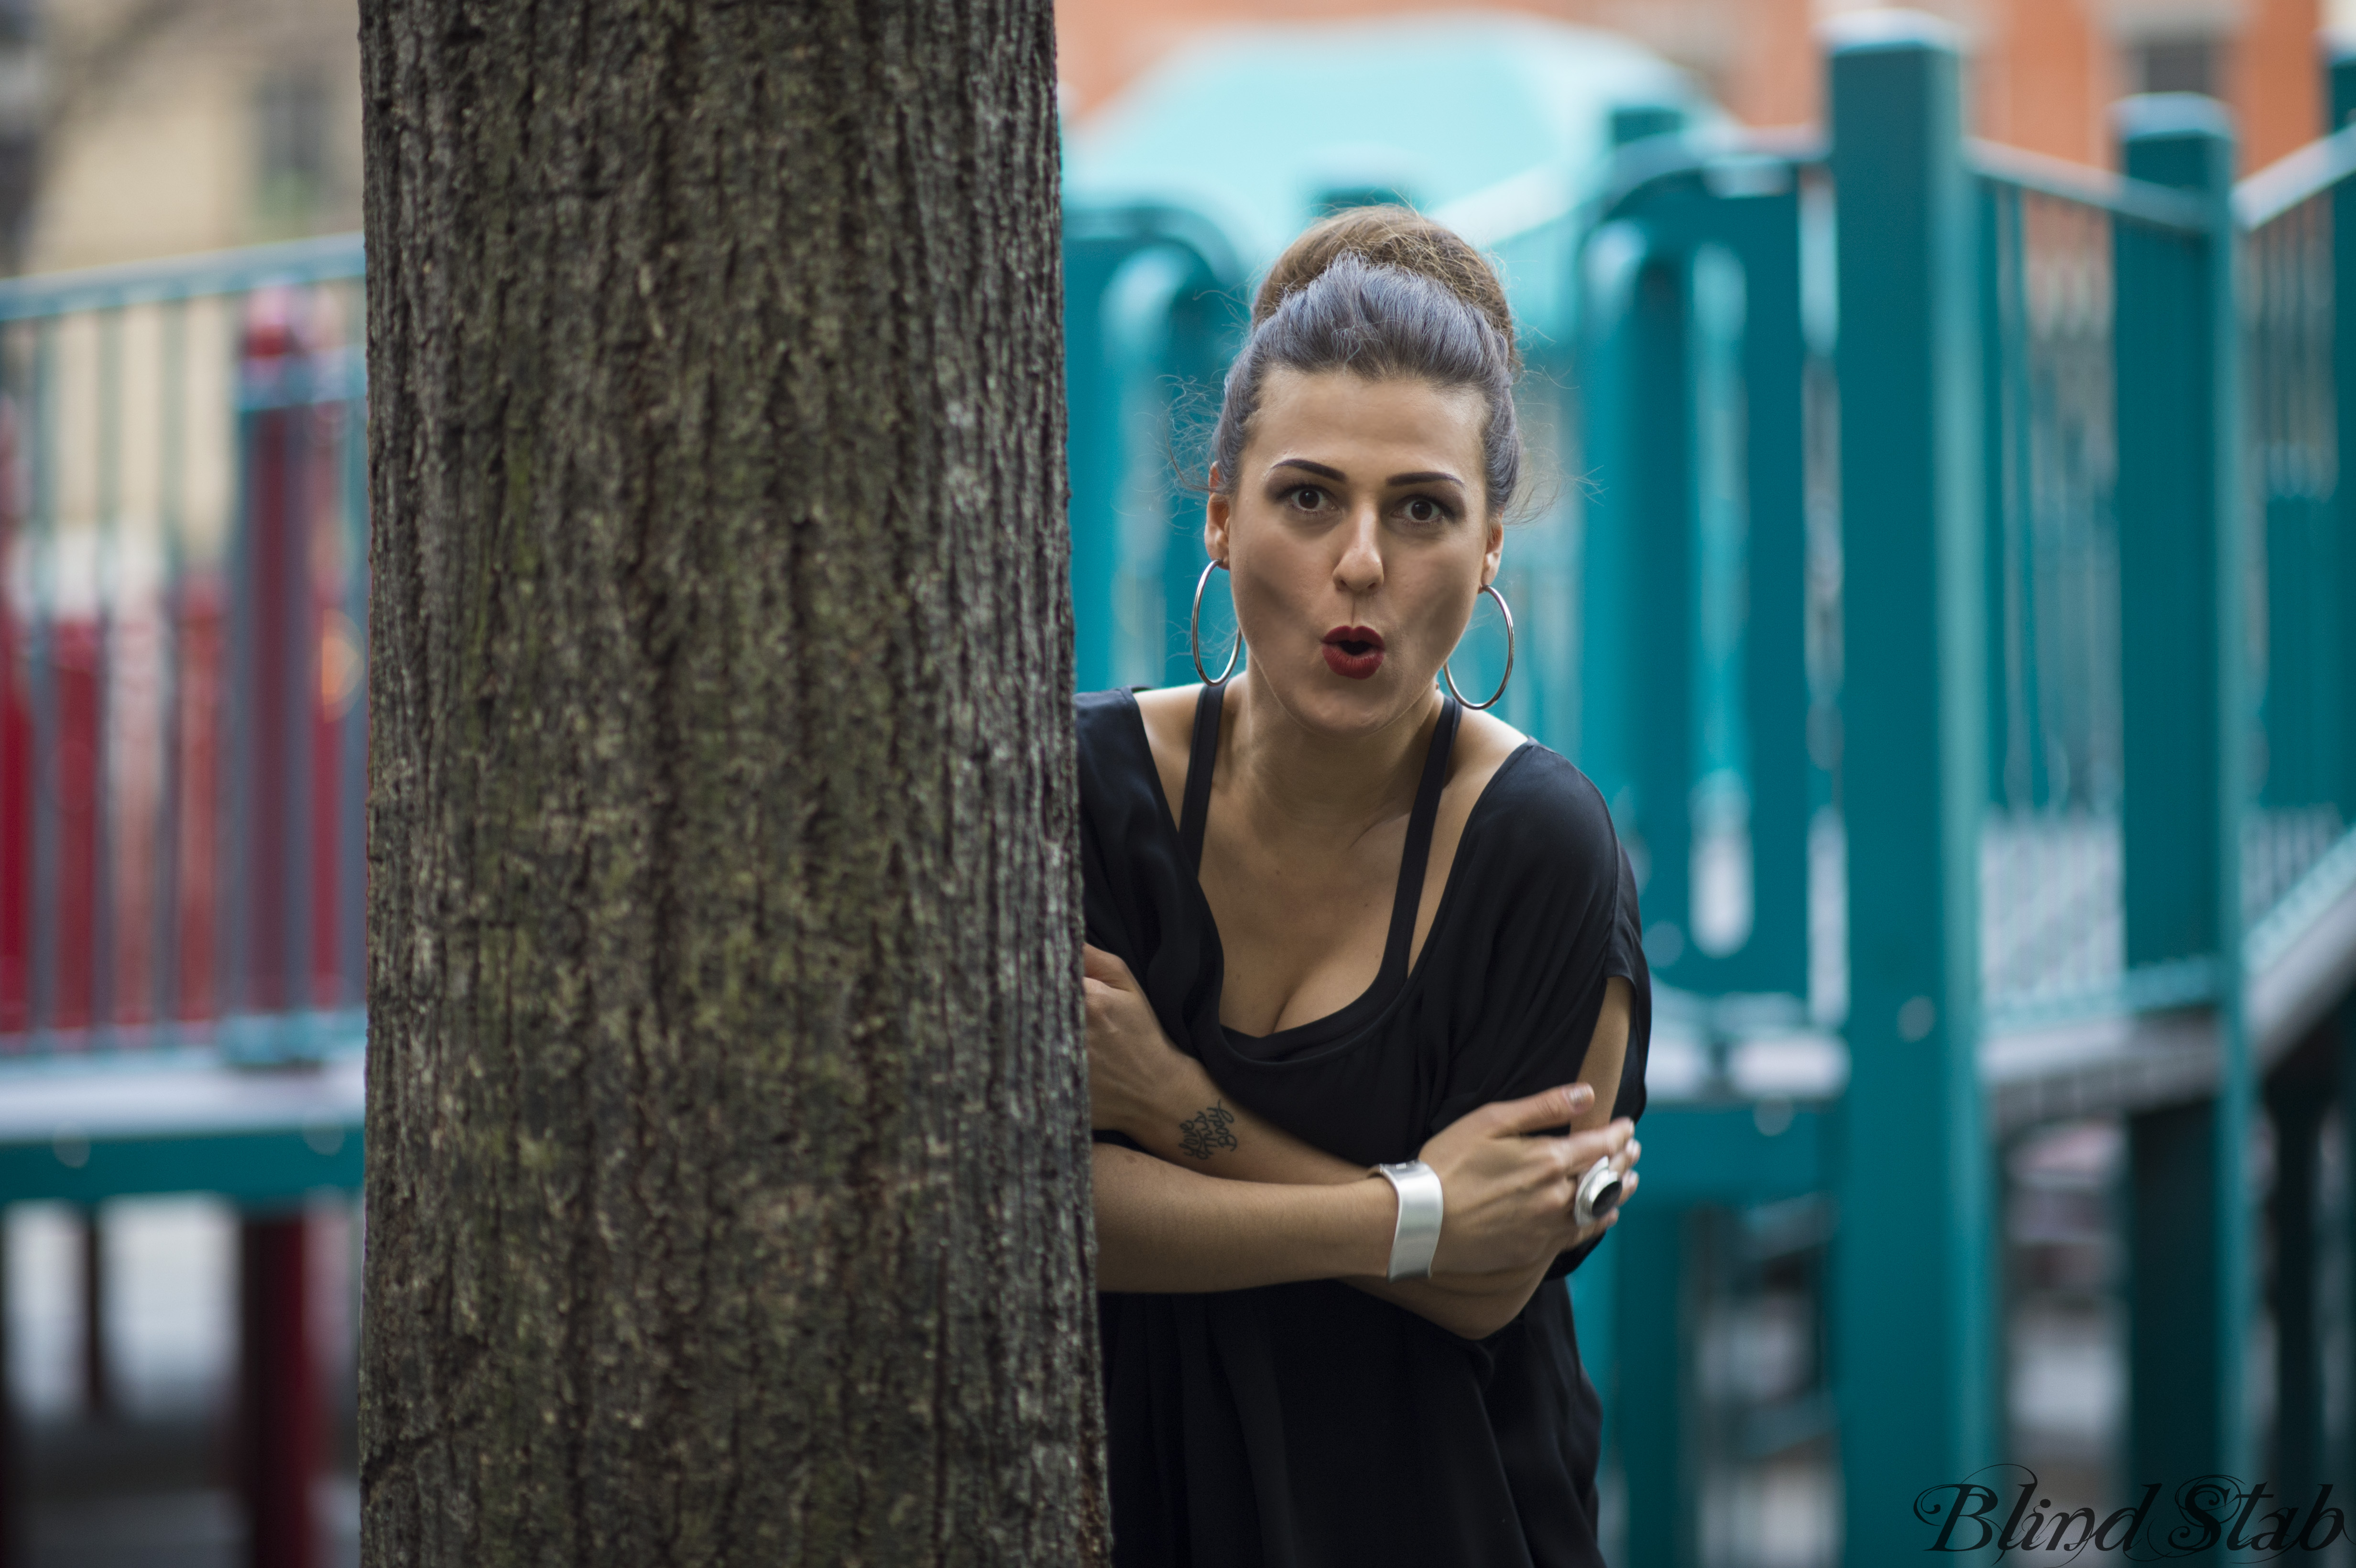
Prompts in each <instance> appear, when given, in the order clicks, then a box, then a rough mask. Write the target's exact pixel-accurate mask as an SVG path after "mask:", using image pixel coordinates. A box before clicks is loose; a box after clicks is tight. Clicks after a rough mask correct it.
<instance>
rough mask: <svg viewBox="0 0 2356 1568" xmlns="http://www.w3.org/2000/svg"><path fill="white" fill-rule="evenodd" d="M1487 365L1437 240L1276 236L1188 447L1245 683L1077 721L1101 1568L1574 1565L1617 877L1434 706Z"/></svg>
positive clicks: (1629, 1125)
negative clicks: (1210, 418) (1108, 1560)
mask: <svg viewBox="0 0 2356 1568" xmlns="http://www.w3.org/2000/svg"><path fill="white" fill-rule="evenodd" d="M1515 368H1516V366H1515V355H1514V349H1513V323H1512V317H1511V315H1510V313H1509V312H1508V310H1507V308H1506V305H1505V296H1504V293H1503V291H1502V289H1501V288H1500V287H1499V286H1498V283H1497V280H1496V278H1495V276H1494V273H1492V272H1490V270H1489V268H1488V266H1487V264H1486V263H1485V262H1483V261H1482V260H1481V258H1480V257H1479V256H1478V254H1477V253H1475V252H1474V251H1472V250H1471V249H1470V247H1468V246H1466V245H1465V244H1464V243H1463V241H1462V240H1459V239H1457V238H1456V237H1455V236H1454V235H1452V234H1451V233H1449V232H1448V231H1446V230H1445V229H1440V228H1439V227H1438V226H1436V225H1434V224H1432V223H1430V221H1428V220H1426V219H1421V218H1419V217H1418V216H1416V215H1415V214H1413V213H1411V212H1408V211H1406V210H1405V209H1403V208H1374V209H1362V210H1359V211H1355V212H1351V213H1348V214H1344V215H1343V216H1340V217H1337V218H1334V219H1329V220H1327V221H1326V222H1324V223H1323V224H1321V225H1319V226H1318V227H1316V228H1315V229H1311V230H1310V231H1309V232H1308V233H1307V234H1304V235H1303V236H1302V237H1301V239H1300V240H1298V241H1296V242H1295V243H1294V245H1293V246H1292V248H1291V249H1290V251H1287V252H1286V254H1285V256H1284V257H1283V258H1282V259H1281V260H1280V261H1279V262H1278V263H1277V265H1276V268H1275V270H1274V271H1273V272H1271V274H1270V275H1269V279H1268V282H1267V283H1265V284H1264V285H1263V286H1262V288H1261V290H1260V293H1259V295H1258V301H1257V303H1256V305H1255V309H1254V312H1253V325H1252V331H1251V335H1250V336H1249V338H1248V342H1247V343H1246V346H1245V347H1244V348H1243V350H1242V352H1241V353H1240V354H1239V355H1238V356H1237V361H1236V364H1235V366H1234V368H1232V369H1231V370H1230V372H1229V374H1228V378H1227V382H1226V396H1225V400H1224V402H1223V406H1222V408H1221V411H1220V418H1219V424H1218V429H1217V432H1216V433H1215V436H1214V438H1213V448H1214V456H1215V463H1214V465H1213V467H1212V471H1211V494H1210V496H1209V498H1208V503H1207V507H1206V521H1205V531H1204V540H1205V545H1206V546H1207V547H1208V549H1209V551H1210V556H1211V560H1212V563H1213V567H1218V566H1224V567H1225V568H1226V570H1227V571H1229V572H1230V574H1231V580H1232V582H1233V587H1234V594H1235V603H1236V614H1237V622H1238V624H1239V626H1240V629H1241V640H1242V642H1243V643H1244V644H1245V645H1248V648H1249V661H1248V666H1247V667H1246V668H1245V670H1244V672H1243V673H1242V674H1241V675H1239V676H1237V677H1234V678H1232V679H1229V680H1225V681H1223V682H1208V683H1206V684H1205V686H1202V687H1199V688H1183V689H1178V690H1171V691H1143V692H1138V693H1135V694H1131V693H1129V692H1122V691H1115V692H1103V693H1097V694H1092V695H1088V696H1084V697H1082V698H1081V699H1079V734H1080V780H1081V800H1082V855H1083V863H1084V866H1085V877H1086V883H1087V897H1086V905H1087V928H1088V947H1087V996H1088V1052H1089V1068H1090V1077H1091V1095H1092V1099H1093V1101H1094V1110H1095V1115H1096V1125H1097V1127H1098V1129H1099V1131H1098V1146H1097V1149H1096V1169H1095V1177H1096V1219H1097V1244H1098V1286H1099V1288H1100V1289H1101V1290H1102V1291H1103V1292H1104V1293H1105V1294H1103V1295H1102V1296H1100V1298H1099V1299H1100V1307H1101V1321H1102V1326H1103V1336H1104V1341H1103V1348H1104V1358H1105V1378H1106V1398H1107V1411H1108V1433H1109V1450H1110V1456H1111V1467H1112V1475H1111V1488H1112V1509H1113V1531H1114V1541H1115V1546H1114V1556H1115V1560H1116V1561H1117V1562H1119V1563H1125V1564H1149V1563H1150V1564H1173V1565H1174V1564H1187V1565H1192V1568H1248V1565H1252V1564H1262V1565H1265V1568H1312V1565H1325V1564H1333V1565H1335V1568H1340V1565H1344V1564H1347V1565H1349V1568H1375V1565H1380V1564H1390V1563H1398V1564H1433V1565H1439V1564H1458V1563H1463V1564H1483V1565H1487V1564H1494V1565H1497V1568H1520V1565H1525V1564H1527V1565H1532V1568H1572V1565H1587V1564H1600V1563H1601V1557H1600V1555H1599V1554H1598V1552H1597V1549H1596V1541H1595V1488H1594V1472H1595V1462H1596V1455H1597V1449H1598V1445H1599V1431H1598V1427H1599V1424H1600V1410H1599V1407H1598V1404H1597V1402H1596V1397H1595V1392H1594V1390H1593V1388H1592V1387H1591V1385H1590V1384H1589V1382H1588V1381H1587V1380H1586V1378H1585V1376H1584V1374H1583V1373H1582V1372H1581V1371H1580V1364H1579V1355H1578V1346H1577V1343H1576V1340H1575V1339H1574V1337H1573V1333H1572V1327H1571V1319H1570V1303H1569V1293H1568V1292H1567V1291H1566V1290H1564V1289H1563V1288H1562V1286H1561V1285H1559V1284H1554V1285H1547V1282H1548V1281H1558V1280H1559V1278H1560V1276H1561V1275H1564V1274H1567V1273H1568V1272H1569V1269H1570V1267H1571V1265H1572V1264H1573V1263H1575V1262H1576V1261H1577V1259H1578V1257H1580V1256H1581V1255H1583V1250H1584V1249H1585V1248H1586V1247H1588V1246H1590V1245H1591V1244H1592V1243H1594V1241H1595V1240H1596V1239H1597V1238H1598V1237H1600V1236H1601V1232H1602V1231H1603V1229H1604V1228H1605V1227H1606V1226H1608V1225H1610V1224H1611V1223H1612V1216H1610V1215H1606V1216H1604V1217H1602V1218H1600V1219H1596V1220H1593V1221H1590V1222H1589V1223H1586V1224H1581V1223H1580V1220H1579V1217H1578V1215H1577V1214H1576V1213H1575V1212H1574V1208H1575V1205H1574V1189H1575V1187H1576V1185H1577V1183H1578V1181H1579V1179H1580V1176H1581V1175H1582V1174H1583V1173H1584V1172H1586V1171H1587V1170H1588V1169H1589V1168H1591V1167H1592V1166H1594V1165H1596V1164H1597V1163H1599V1162H1601V1161H1606V1160H1608V1161H1610V1162H1611V1168H1612V1170H1613V1171H1615V1172H1623V1173H1624V1172H1627V1168H1628V1167H1629V1166H1630V1165H1632V1164H1633V1162H1634V1161H1635V1158H1636V1156H1637V1154H1638V1152H1639V1150H1638V1148H1637V1146H1636V1143H1635V1142H1634V1140H1633V1136H1632V1132H1633V1118H1634V1117H1635V1116H1636V1115H1638V1114H1640V1113H1641V1111H1642V1109H1643V1104H1644V1087H1643V1081H1644V1047H1645V1040H1646V1038H1647V1034H1648V1030H1649V1027H1650V989H1649V983H1648V981H1647V978H1646V976H1645V971H1644V960H1643V957H1642V955H1641V954H1640V952H1639V950H1638V946H1637V933H1638V930H1639V926H1638V922H1637V913H1636V901H1635V893H1634V885H1633V878H1632V877H1631V875H1630V872H1629V869H1628V865H1627V861H1626V859H1625V857H1624V856H1623V855H1622V853H1621V850H1620V847H1619V844H1618V842H1617V840H1616V839H1615V838H1614V837H1613V835H1612V824H1611V818H1610V816H1609V815H1608V814H1607V813H1606V811H1605V809H1604V807H1603V804H1602V802H1601V799H1600V798H1599V797H1598V796H1597V795H1596V792H1595V789H1594V787H1593V785H1591V784H1589V783H1588V781H1587V780H1586V778H1585V777H1584V776H1583V775H1581V774H1580V773H1579V771H1578V770H1577V769H1576V768H1574V767H1572V766H1571V765H1570V764H1569V763H1567V762H1565V761H1564V760H1563V759H1562V758H1561V757H1559V756H1558V755H1556V754H1555V753H1554V752H1549V751H1547V750H1546V749H1545V748H1544V747H1541V746H1538V745H1537V744H1536V743H1534V742H1531V741H1526V739H1525V738H1524V737H1522V736H1521V735H1519V734H1518V733H1516V732H1515V731H1514V730H1512V729H1511V728H1510V727H1508V726H1507V725H1505V723H1503V722H1501V721H1500V720H1496V719H1494V718H1492V717H1490V716H1489V715H1488V714H1487V713H1484V712H1477V711H1468V710H1466V709H1464V708H1463V707H1462V705H1461V704H1460V703H1459V702H1457V701H1456V700H1454V699H1452V698H1451V697H1443V696H1442V695H1441V694H1440V691H1439V689H1438V688H1437V686H1436V685H1435V678H1436V677H1438V676H1439V675H1440V671H1441V668H1442V666H1443V663H1444V661H1445V659H1446V657H1447V656H1448V654H1449V652H1450V651H1451V649H1452V648H1453V647H1454V646H1455V645H1456V642H1457V639H1458V638H1459V637H1460V636H1461V635H1462V633H1463V630H1464V627H1465V624H1466V623H1467V621H1468V620H1469V618H1470V616H1471V613H1472V607H1473V604H1474V603H1475V601H1476V600H1477V598H1478V597H1479V596H1480V595H1481V594H1482V593H1483V592H1490V589H1489V587H1488V585H1489V584H1490V582H1491V581H1492V580H1493V579H1494V577H1495V575H1496V572H1497V565H1498V559H1499V555H1500V552H1501V550H1502V549H1503V546H1504V537H1505V536H1504V517H1505V511H1506V509H1507V507H1508V506H1509V505H1510V503H1511V501H1512V499H1513V496H1514V494H1515V488H1516V486H1517V484H1518V481H1519V473H1520V464H1521V456H1522V453H1521V443H1520V436H1519V433H1518V431H1517V429H1516V426H1515V418H1514V406H1513V401H1512V388H1513V379H1514V373H1515ZM1210 570H1211V569H1210V568H1206V569H1205V578H1206V580H1207V577H1208V573H1209V571H1210ZM1198 662H1199V652H1198ZM1206 673H1207V672H1206ZM1451 690H1452V686H1451ZM1411 1160H1420V1162H1421V1164H1422V1166H1423V1167H1424V1169H1423V1170H1422V1171H1415V1170H1403V1169H1400V1168H1396V1167H1395V1168H1392V1169H1391V1170H1390V1171H1389V1172H1388V1173H1387V1174H1378V1173H1376V1172H1373V1171H1370V1169H1369V1167H1371V1166H1374V1165H1376V1164H1377V1163H1379V1162H1406V1161H1411ZM1435 1176H1436V1182H1435V1181H1434V1180H1433V1178H1434V1177H1435ZM1635 1184H1636V1178H1635V1176H1634V1175H1633V1173H1627V1174H1625V1175H1624V1179H1623V1181H1622V1191H1623V1193H1624V1192H1627V1191H1633V1189H1634V1187H1635ZM1434 1186H1436V1187H1437V1189H1438V1191H1437V1194H1436V1197H1437V1200H1438V1201H1437V1207H1438V1209H1439V1211H1440V1223H1439V1227H1438V1242H1437V1249H1436V1251H1432V1250H1431V1249H1430V1243H1429V1240H1428V1231H1422V1230H1419V1226H1421V1225H1423V1223H1424V1221H1426V1220H1427V1218H1428V1215H1429V1211H1430V1208H1431V1207H1432V1206H1433V1204H1432V1200H1433V1198H1434V1197H1435V1194H1434V1193H1433V1192H1432V1190H1431V1189H1432V1188H1433V1187H1434ZM1419 1237H1421V1238H1423V1244H1422V1245H1421V1246H1420V1247H1419V1245H1418V1241H1419Z"/></svg>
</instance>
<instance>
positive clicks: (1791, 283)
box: [1727, 181, 1815, 997]
mask: <svg viewBox="0 0 2356 1568" xmlns="http://www.w3.org/2000/svg"><path fill="white" fill-rule="evenodd" d="M1740 213H1741V216H1742V217H1743V218H1744V219H1746V220H1747V221H1748V222H1749V223H1750V224H1751V226H1752V235H1751V238H1752V242H1751V243H1750V244H1746V245H1744V246H1743V247H1742V248H1741V251H1740V254H1741V257H1742V266H1743V272H1744V275H1745V278H1746V280H1747V283H1748V292H1749V298H1748V301H1747V304H1746V308H1745V310H1744V313H1743V347H1742V359H1743V382H1744V392H1745V402H1744V414H1745V421H1746V429H1745V431H1744V434H1743V441H1744V459H1745V462H1746V464H1747V466H1748V470H1749V472H1748V475H1747V477H1748V482H1749V491H1750V493H1749V496H1748V501H1749V506H1750V560H1749V567H1750V571H1749V576H1750V583H1751V603H1750V618H1749V625H1748V628H1747V631H1746V642H1745V647H1744V651H1743V661H1744V688H1745V690H1744V695H1745V699H1746V703H1747V706H1748V709H1749V718H1750V725H1751V736H1750V740H1751V765H1750V774H1751V778H1750V784H1751V937H1750V940H1749V941H1747V942H1745V943H1744V944H1743V945H1742V947H1741V949H1740V952H1739V953H1738V954H1736V955H1732V957H1731V958H1730V961H1729V963H1728V965H1727V967H1728V968H1729V970H1730V971H1731V975H1730V978H1731V979H1732V980H1733V982H1734V983H1733V984H1732V985H1730V987H1728V988H1729V989H1732V990H1751V991H1785V992H1789V993H1792V994H1794V995H1797V996H1802V997H1804V996H1806V995H1807V994H1808V819H1809V816H1810V815H1811V814H1812V811H1813V805H1812V802H1811V799H1810V796H1811V794H1812V785H1813V784H1814V782H1815V773H1814V769H1813V765H1812V764H1811V763H1810V761H1809V758H1808V628H1807V619H1808V582H1807V577H1808V479H1807V432H1806V431H1805V428H1804V423H1805V409H1806V388H1805V381H1806V377H1807V335H1806V332H1805V330H1804V327H1803V325H1802V323H1801V319H1800V289H1801V283H1800V193H1799V189H1798V187H1797V183H1796V181H1795V182H1794V186H1793V187H1792V188H1790V189H1787V190H1784V191H1780V192H1777V193H1774V194H1772V195H1764V196H1755V197H1748V198H1746V199H1744V200H1743V201H1742V202H1741V203H1740Z"/></svg>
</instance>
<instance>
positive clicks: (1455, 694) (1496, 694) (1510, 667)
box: [1194, 582, 1514, 713]
mask: <svg viewBox="0 0 2356 1568" xmlns="http://www.w3.org/2000/svg"><path fill="white" fill-rule="evenodd" d="M1194 592H1195V596H1196V598H1197V599H1199V598H1200V597H1201V595H1202V590H1201V589H1199V588H1197V589H1196V590H1195V591H1194ZM1481 592H1483V593H1486V594H1487V595H1488V596H1489V597H1490V598H1492V599H1494V600H1495V601H1496V602H1497V613H1498V614H1500V615H1503V616H1504V617H1505V674H1504V675H1503V676H1502V677H1499V678H1498V681H1497V689H1496V690H1494V691H1493V692H1491V693H1490V694H1489V700H1488V701H1486V702H1464V694H1463V693H1462V692H1461V691H1459V690H1457V689H1456V677H1454V676H1452V675H1451V674H1449V673H1448V661H1447V660H1445V659H1442V660H1441V661H1440V679H1442V680H1444V681H1446V682H1447V683H1448V695H1449V696H1451V697H1452V698H1454V699H1456V700H1457V701H1459V702H1464V706H1465V707H1467V708H1470V709H1472V710H1473V711H1474V712H1475V713H1478V712H1480V711H1481V710H1482V709H1484V708H1494V707H1496V706H1497V699H1499V698H1501V697H1503V696H1505V682H1507V681H1509V680H1511V679H1513V678H1514V613H1513V612H1512V611H1511V610H1508V609H1506V608H1505V595H1504V594H1502V593H1500V592H1497V585H1496V584H1495V583H1494V582H1484V583H1483V584H1481ZM1196 667H1197V668H1200V667H1201V666H1200V665H1197V666H1196Z"/></svg>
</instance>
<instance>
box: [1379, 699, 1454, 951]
mask: <svg viewBox="0 0 2356 1568" xmlns="http://www.w3.org/2000/svg"><path fill="white" fill-rule="evenodd" d="M1463 716H1464V709H1463V706H1462V704H1460V703H1459V702H1458V701H1457V700H1456V699H1454V698H1453V697H1451V696H1449V695H1448V694H1446V693H1445V692H1442V693H1441V694H1440V722H1439V723H1437V724H1435V725H1433V726H1432V730H1431V749H1430V751H1428V752H1425V753H1424V756H1423V778H1422V779H1421V781H1420V782H1419V783H1418V784H1416V786H1415V810H1414V812H1413V813H1412V814H1411V815H1410V816H1408V819H1407V848H1406V849H1405V850H1404V851H1402V852H1401V854H1400V856H1399V879H1398V894H1397V896H1396V897H1394V898H1393V899H1392V900H1391V933H1390V937H1389V939H1388V940H1387V942H1385V943H1384V944H1383V967H1384V968H1385V969H1386V970H1388V969H1390V968H1392V967H1393V966H1394V965H1397V966H1399V967H1402V968H1403V967H1405V965H1406V964H1407V955H1408V948H1409V947H1411V946H1413V945H1414V944H1415V912H1416V911H1417V910H1418V909H1419V907H1421V905H1422V903H1423V872H1424V868H1425V866H1426V865H1427V864H1428V863H1429V862H1430V859H1431V829H1432V825H1433V824H1434V823H1435V822H1437V821H1438V820H1439V819H1440V792H1441V791H1442V790H1443V789H1445V788H1446V787H1447V784H1448V755H1449V753H1450V752H1452V751H1453V750H1455V747H1456V726H1457V723H1458V721H1459V720H1462V718H1463Z"/></svg>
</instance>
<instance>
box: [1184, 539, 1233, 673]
mask: <svg viewBox="0 0 2356 1568" xmlns="http://www.w3.org/2000/svg"><path fill="white" fill-rule="evenodd" d="M1226 567H1227V563H1226V561H1224V560H1215V561H1213V562H1211V564H1210V565H1208V566H1206V567H1205V568H1203V575H1202V576H1200V577H1198V578H1196V579H1195V580H1194V613H1193V614H1192V615H1189V616H1187V617H1186V651H1187V652H1189V653H1191V654H1193V655H1194V673H1195V674H1196V675H1199V676H1201V677H1203V684H1204V685H1205V686H1219V685H1223V684H1225V682H1226V678H1227V677H1229V676H1231V675H1233V674H1235V673H1236V659H1237V656H1238V655H1240V654H1241V653H1242V652H1243V651H1244V629H1243V628H1242V627H1241V626H1237V628H1236V641H1235V645H1234V646H1233V647H1231V648H1229V649H1228V650H1227V666H1226V668H1225V669H1223V670H1221V671H1219V678H1218V679H1217V680H1213V679H1212V678H1211V672H1210V671H1208V670H1206V669H1205V668H1204V667H1203V590H1204V589H1205V588H1208V587H1209V586H1210V585H1211V573H1213V572H1215V571H1226Z"/></svg>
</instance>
